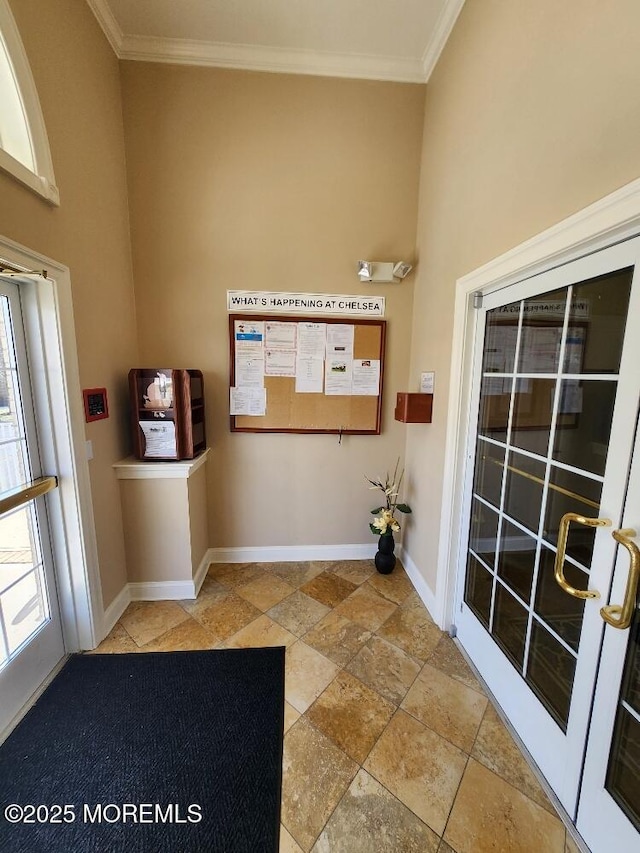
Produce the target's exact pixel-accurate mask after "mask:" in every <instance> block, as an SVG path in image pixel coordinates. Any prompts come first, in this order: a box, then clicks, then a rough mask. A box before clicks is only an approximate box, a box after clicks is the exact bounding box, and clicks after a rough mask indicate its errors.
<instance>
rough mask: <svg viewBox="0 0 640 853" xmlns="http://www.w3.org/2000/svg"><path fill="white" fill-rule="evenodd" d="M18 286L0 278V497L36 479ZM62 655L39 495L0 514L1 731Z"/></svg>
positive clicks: (37, 470)
mask: <svg viewBox="0 0 640 853" xmlns="http://www.w3.org/2000/svg"><path fill="white" fill-rule="evenodd" d="M41 476H42V471H41V469H40V459H39V453H38V442H37V430H36V425H35V422H34V417H33V404H32V401H31V395H30V382H29V369H28V359H27V353H26V348H25V341H24V335H23V323H22V312H21V305H20V294H19V289H18V286H17V285H16V284H14V283H12V282H6V281H3V280H0V498H2V499H4V500H5V501H8V502H9V503H11V502H12V499H13V497H14V496H15V495H16V494H17V493H19V492H20V491H21V490H22V489H24V488H25V487H26V486H28V484H29V483H32V482H33V481H37V480H38V478H41ZM63 654H64V644H63V640H62V631H61V626H60V615H59V612H58V602H57V597H56V588H55V577H54V570H53V563H52V556H51V547H50V537H49V529H48V521H47V512H46V504H45V498H44V497H37V498H34V499H31V500H26V501H22V502H21V503H20V504H19V505H17V506H10V508H9V509H7V510H5V511H3V512H2V513H1V514H0V692H1V695H2V703H1V706H0V731H2V729H3V728H4V727H5V726H6V725H7V724H8V723H9V722H10V721H11V719H13V717H14V716H15V714H16V713H18V711H19V710H20V708H21V707H22V706H23V705H24V703H25V702H26V701H27V700H28V699H29V697H30V696H31V695H32V694H33V692H34V691H35V690H36V689H37V688H38V687H39V685H40V684H41V683H42V681H43V680H44V679H45V678H46V676H47V675H48V674H49V672H51V670H52V669H53V668H54V667H55V665H56V664H57V663H58V661H59V660H60V659H61V658H62V656H63Z"/></svg>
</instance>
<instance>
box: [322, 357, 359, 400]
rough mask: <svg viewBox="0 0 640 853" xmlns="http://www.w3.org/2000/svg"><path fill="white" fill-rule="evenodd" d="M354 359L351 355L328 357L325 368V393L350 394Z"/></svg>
mask: <svg viewBox="0 0 640 853" xmlns="http://www.w3.org/2000/svg"><path fill="white" fill-rule="evenodd" d="M352 375H353V359H352V358H350V357H346V358H345V357H343V356H339V357H332V358H329V357H327V361H326V365H325V370H324V393H325V394H332V395H337V394H340V395H350V394H351V377H352Z"/></svg>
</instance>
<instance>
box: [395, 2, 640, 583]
mask: <svg viewBox="0 0 640 853" xmlns="http://www.w3.org/2000/svg"><path fill="white" fill-rule="evenodd" d="M639 28H640V5H639V4H638V3H637V2H636V0H615V2H610V3H601V2H599V0H567V2H563V3H557V2H555V0H538V2H536V3H525V2H513V0H467V2H466V3H465V6H464V9H463V11H462V14H461V15H460V18H459V19H458V23H457V24H456V27H455V29H454V31H453V34H452V36H451V38H450V40H449V42H448V44H447V47H446V48H445V51H444V53H443V55H442V57H441V60H440V62H439V63H438V66H437V68H436V70H435V73H434V75H433V77H432V79H431V81H430V82H429V84H428V87H427V98H426V111H425V126H424V127H425V131H424V147H423V155H422V156H423V170H422V179H421V196H420V214H419V228H418V244H419V256H420V264H419V267H418V276H417V282H416V289H415V298H414V311H413V343H412V353H411V377H412V380H414V379H415V378H416V376H417V375H419V372H420V371H421V370H435V371H436V394H435V398H434V423H433V424H432V425H431V426H429V427H428V428H425V429H422V430H418V429H416V428H415V427H414V428H411V429H409V430H408V433H407V460H408V468H409V472H410V482H411V494H410V498H411V501H412V503H413V505H414V506H413V508H414V512H415V513H416V515H417V518H418V520H419V522H418V524H416V525H415V526H414V527H413V528H411V529H410V530H409V536H408V537H407V542H406V543H405V544H407V545H408V549H409V552H410V554H411V555H412V557H413V559H414V560H415V562H416V563H417V564H418V566H419V568H420V570H421V572H422V574H423V575H424V577H425V579H426V580H427V582H428V583H429V585H430V587H431V589H432V590H433V591H435V582H436V558H437V552H438V545H439V523H440V509H441V506H440V504H441V493H442V460H443V453H444V440H445V430H446V411H447V403H448V395H449V390H450V389H449V368H450V356H451V345H452V322H453V305H454V290H455V282H456V279H457V278H459V277H460V276H462V275H463V274H465V273H467V272H469V271H471V270H473V269H475V268H476V267H478V266H480V265H481V264H483V263H485V262H486V261H489V260H490V259H491V258H493V257H495V256H497V255H499V254H501V253H502V252H504V251H506V250H507V249H509V248H511V247H513V246H515V245H517V244H519V243H520V242H522V241H524V240H525V239H527V238H528V237H531V236H533V235H534V234H536V233H538V232H540V231H542V230H544V229H545V228H547V227H549V226H551V225H553V224H554V223H556V222H558V221H560V220H562V219H563V218H565V217H566V216H568V215H570V214H571V213H574V212H576V211H578V210H580V209H582V208H583V207H585V206H586V205H588V204H590V203H591V202H593V201H596V200H597V199H599V198H601V197H602V196H604V195H606V194H607V193H609V192H612V191H613V190H615V189H617V188H618V187H620V186H621V185H623V184H625V183H627V182H629V181H631V180H633V179H635V178H637V177H638V176H639V175H640V104H639V95H638V92H639V91H640V90H639V88H638V81H639V80H640V51H638V48H637V32H638V29H639Z"/></svg>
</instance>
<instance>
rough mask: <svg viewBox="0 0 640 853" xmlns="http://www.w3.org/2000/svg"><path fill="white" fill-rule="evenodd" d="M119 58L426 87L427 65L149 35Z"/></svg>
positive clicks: (126, 43) (127, 40)
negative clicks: (416, 84) (425, 73)
mask: <svg viewBox="0 0 640 853" xmlns="http://www.w3.org/2000/svg"><path fill="white" fill-rule="evenodd" d="M94 2H95V0H94ZM118 56H119V58H120V59H131V60H137V61H143V62H145V61H146V62H168V63H173V64H178V65H204V66H210V67H216V68H235V69H245V70H249V71H271V72H277V73H280V74H311V75H317V76H323V77H356V78H360V79H365V80H388V81H393V82H399V83H424V76H423V71H422V62H421V61H420V60H417V59H414V60H411V59H405V58H403V57H386V58H381V57H378V56H367V55H363V54H341V53H319V52H317V51H311V50H290V49H283V48H276V47H266V46H262V45H248V44H226V43H222V42H202V41H192V40H189V39H165V38H154V37H147V36H124V39H123V44H122V46H121V48H120V50H119V52H118Z"/></svg>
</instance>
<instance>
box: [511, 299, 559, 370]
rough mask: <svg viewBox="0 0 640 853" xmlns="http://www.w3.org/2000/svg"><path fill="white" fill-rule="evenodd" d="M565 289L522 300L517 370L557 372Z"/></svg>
mask: <svg viewBox="0 0 640 853" xmlns="http://www.w3.org/2000/svg"><path fill="white" fill-rule="evenodd" d="M566 302H567V290H566V288H565V289H562V290H555V291H552V292H549V293H543V294H541V295H540V296H534V297H532V298H531V299H526V300H525V302H524V306H523V321H522V341H521V344H520V357H519V359H518V373H557V371H558V362H559V359H560V346H561V344H562V327H563V325H564V315H565V309H566Z"/></svg>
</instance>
